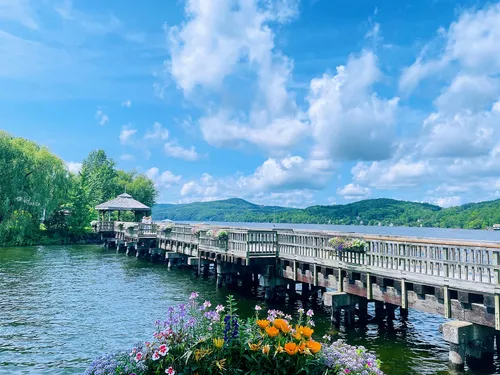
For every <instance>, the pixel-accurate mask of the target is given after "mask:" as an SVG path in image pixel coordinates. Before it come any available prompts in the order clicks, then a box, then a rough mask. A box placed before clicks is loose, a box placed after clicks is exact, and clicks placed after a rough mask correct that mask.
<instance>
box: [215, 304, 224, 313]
mask: <svg viewBox="0 0 500 375" xmlns="http://www.w3.org/2000/svg"><path fill="white" fill-rule="evenodd" d="M215 311H217V312H218V313H220V312H221V311H224V306H222V305H217V307H216V308H215Z"/></svg>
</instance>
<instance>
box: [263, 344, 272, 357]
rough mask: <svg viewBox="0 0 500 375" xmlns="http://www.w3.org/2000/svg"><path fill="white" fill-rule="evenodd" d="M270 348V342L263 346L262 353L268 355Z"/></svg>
mask: <svg viewBox="0 0 500 375" xmlns="http://www.w3.org/2000/svg"><path fill="white" fill-rule="evenodd" d="M270 350H271V347H270V346H269V345H268V344H266V345H264V346H263V347H262V354H265V355H268V354H269V351H270Z"/></svg>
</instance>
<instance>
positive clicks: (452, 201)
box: [431, 195, 462, 207]
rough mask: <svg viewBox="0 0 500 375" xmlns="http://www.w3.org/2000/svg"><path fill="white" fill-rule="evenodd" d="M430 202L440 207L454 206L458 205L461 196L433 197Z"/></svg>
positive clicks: (460, 201)
mask: <svg viewBox="0 0 500 375" xmlns="http://www.w3.org/2000/svg"><path fill="white" fill-rule="evenodd" d="M431 202H432V203H434V204H436V205H438V206H440V207H455V206H460V204H461V203H462V198H461V197H460V196H458V195H453V196H450V197H439V198H434V199H433V200H432V201H431Z"/></svg>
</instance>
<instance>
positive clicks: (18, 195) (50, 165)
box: [0, 132, 157, 245]
mask: <svg viewBox="0 0 500 375" xmlns="http://www.w3.org/2000/svg"><path fill="white" fill-rule="evenodd" d="M125 189H126V190H127V192H128V193H130V194H131V195H132V196H134V197H135V198H136V199H138V200H140V201H142V202H144V203H145V204H147V205H150V206H151V205H153V204H154V202H155V199H156V196H157V192H156V189H155V187H154V183H153V181H151V180H150V179H149V178H147V177H146V176H144V175H141V174H138V173H136V172H124V171H121V170H117V169H116V166H115V163H114V161H113V160H112V159H110V158H108V157H107V155H106V153H105V152H104V151H102V150H98V151H92V152H91V153H90V154H89V155H88V157H87V158H86V159H85V160H84V161H83V163H82V169H81V171H80V172H79V173H76V174H74V173H70V172H69V171H68V170H67V168H66V165H65V163H64V162H63V161H62V160H61V159H60V158H58V157H57V156H55V155H54V154H52V153H51V152H50V151H49V150H48V149H47V148H45V147H41V146H39V145H37V144H36V143H34V142H30V141H28V140H26V139H23V138H16V137H12V136H10V135H9V134H7V133H4V132H0V245H25V244H39V243H60V242H64V241H76V240H78V239H80V238H82V237H83V236H85V235H86V233H87V232H88V231H89V229H90V228H89V225H90V222H91V220H92V219H95V218H96V217H97V214H96V212H95V210H94V207H95V206H96V205H97V204H99V203H101V202H103V201H106V200H109V199H112V198H114V197H115V196H117V195H118V194H120V193H123V191H124V190H125Z"/></svg>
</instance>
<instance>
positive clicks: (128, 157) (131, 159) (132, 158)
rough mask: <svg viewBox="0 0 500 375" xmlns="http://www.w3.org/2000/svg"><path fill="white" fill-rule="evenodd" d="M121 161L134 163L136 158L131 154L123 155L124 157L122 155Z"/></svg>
mask: <svg viewBox="0 0 500 375" xmlns="http://www.w3.org/2000/svg"><path fill="white" fill-rule="evenodd" d="M120 159H121V160H123V161H134V160H135V156H134V155H131V154H122V155H120Z"/></svg>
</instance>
